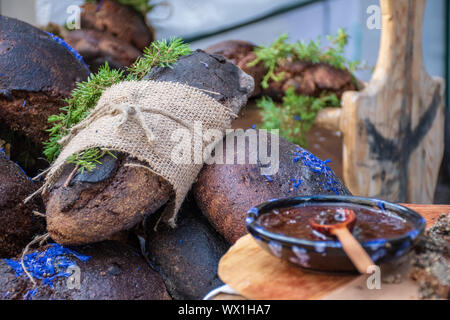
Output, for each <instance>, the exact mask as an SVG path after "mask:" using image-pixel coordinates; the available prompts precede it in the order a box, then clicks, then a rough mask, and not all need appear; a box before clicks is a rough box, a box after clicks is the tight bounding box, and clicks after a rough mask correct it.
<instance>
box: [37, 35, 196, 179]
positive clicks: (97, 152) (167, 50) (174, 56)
mask: <svg viewBox="0 0 450 320" xmlns="http://www.w3.org/2000/svg"><path fill="white" fill-rule="evenodd" d="M190 53H191V50H190V49H189V46H188V45H187V44H186V43H184V42H183V40H182V39H181V38H172V39H170V40H169V41H166V40H160V41H155V42H153V43H152V45H151V46H150V47H149V48H146V49H145V50H144V54H143V56H142V57H140V58H138V59H137V60H136V61H135V62H134V64H133V65H132V66H131V67H129V68H128V70H127V71H128V75H127V76H125V74H124V72H123V71H119V70H115V69H111V68H110V67H109V65H108V63H106V64H105V65H103V66H102V67H101V68H100V69H99V71H98V72H97V73H95V74H91V75H90V76H89V78H88V79H87V81H83V82H78V83H77V84H76V87H75V89H73V90H72V92H71V95H70V97H69V98H68V99H65V102H66V106H64V107H62V108H61V113H60V114H57V115H52V116H50V117H49V119H48V121H49V122H51V123H52V124H53V126H52V127H51V128H50V129H48V130H47V131H48V132H49V135H50V138H49V141H48V142H45V143H44V155H45V156H46V157H47V159H48V160H49V161H50V162H52V161H53V160H55V159H56V157H57V156H58V155H59V154H60V152H61V145H60V144H59V143H58V142H59V141H60V140H61V138H62V137H64V136H65V135H67V134H68V133H69V131H70V128H72V127H73V126H74V125H76V124H78V123H79V122H80V121H82V120H83V119H85V118H86V117H87V116H88V115H89V114H90V112H91V110H92V109H93V108H94V107H95V105H96V104H97V102H98V100H99V99H100V96H101V95H102V93H103V91H104V90H105V89H107V88H109V87H111V86H112V85H114V84H116V83H119V82H122V81H130V80H141V79H142V78H143V77H144V76H145V75H146V74H147V73H149V72H150V71H151V70H152V68H154V67H156V66H159V67H171V65H172V64H173V63H175V62H176V61H177V60H178V58H179V57H181V56H184V55H188V54H190ZM105 153H106V152H105V151H103V150H101V149H99V148H94V149H89V150H85V151H83V152H80V153H78V154H74V155H72V156H71V157H70V158H69V159H67V162H69V163H73V164H75V165H76V166H78V167H79V170H80V171H84V170H88V171H91V170H93V169H94V168H95V166H96V164H98V163H100V159H101V157H103V156H104V155H105Z"/></svg>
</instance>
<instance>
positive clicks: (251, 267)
mask: <svg viewBox="0 0 450 320" xmlns="http://www.w3.org/2000/svg"><path fill="white" fill-rule="evenodd" d="M405 206H407V207H409V208H411V209H413V210H415V211H417V212H419V213H420V214H422V216H423V217H424V218H425V219H426V220H427V226H430V225H432V224H433V223H434V222H435V221H436V219H437V218H438V217H439V216H440V215H441V214H445V213H450V205H405ZM405 265H406V264H405ZM405 265H404V266H401V268H402V271H403V273H407V267H406V266H405ZM397 271H398V270H397ZM218 274H219V277H220V278H221V279H222V281H223V282H224V283H226V284H227V285H229V286H230V287H231V288H233V289H234V290H235V291H236V292H238V293H239V294H240V295H241V296H242V297H245V298H248V299H253V300H298V299H416V298H417V287H416V284H415V283H414V282H412V281H409V280H408V279H405V280H403V281H402V282H401V283H400V284H382V289H380V290H377V289H375V290H369V289H367V286H366V281H367V276H355V275H347V276H340V275H332V274H320V273H312V272H305V271H302V270H301V269H299V268H298V267H296V266H294V265H292V264H289V263H288V262H285V261H282V260H280V259H278V258H276V257H274V256H272V255H271V254H269V253H268V252H266V251H265V250H264V249H262V248H261V247H260V246H259V245H258V244H257V243H256V241H254V240H253V238H252V236H251V235H246V236H244V237H242V238H241V239H239V240H238V241H237V242H236V243H235V244H234V245H233V246H232V247H231V248H230V249H229V250H228V252H227V253H226V254H225V255H224V256H223V257H222V259H221V260H220V263H219V270H218ZM218 298H219V299H220V297H218Z"/></svg>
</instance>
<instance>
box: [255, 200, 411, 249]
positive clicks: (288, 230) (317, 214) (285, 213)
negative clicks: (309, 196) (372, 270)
mask: <svg viewBox="0 0 450 320" xmlns="http://www.w3.org/2000/svg"><path fill="white" fill-rule="evenodd" d="M342 208H343V209H351V210H353V211H354V212H355V215H356V224H355V227H354V228H353V230H352V234H353V236H354V237H355V238H356V239H357V240H358V241H360V242H365V241H369V240H375V239H380V238H383V239H385V238H395V237H398V236H401V235H403V234H405V233H407V232H408V231H411V230H413V229H414V225H413V224H412V223H411V222H410V221H408V220H406V219H404V218H402V217H401V216H399V215H397V214H395V213H393V212H391V211H388V210H383V209H381V208H372V207H366V206H362V205H356V204H346V205H343V204H340V203H320V204H306V205H302V206H297V207H291V208H281V209H273V210H271V211H270V212H268V213H265V214H263V215H261V216H259V217H258V218H257V224H258V225H259V226H261V227H263V228H265V229H266V230H267V231H270V232H273V233H275V234H282V235H285V236H288V237H293V238H300V239H307V240H313V241H314V240H316V241H321V240H334V238H333V237H330V236H325V235H323V234H321V233H318V232H316V231H314V230H313V229H312V227H311V225H310V224H309V219H310V218H313V219H315V221H316V222H318V223H319V224H333V223H335V221H336V218H335V216H336V214H339V211H340V210H339V209H342ZM337 219H338V220H339V218H337Z"/></svg>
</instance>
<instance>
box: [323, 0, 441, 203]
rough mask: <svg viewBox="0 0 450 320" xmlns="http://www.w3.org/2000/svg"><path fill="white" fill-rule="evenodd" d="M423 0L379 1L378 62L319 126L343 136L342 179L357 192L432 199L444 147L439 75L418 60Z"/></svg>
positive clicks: (422, 200) (400, 198)
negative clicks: (368, 77)
mask: <svg viewBox="0 0 450 320" xmlns="http://www.w3.org/2000/svg"><path fill="white" fill-rule="evenodd" d="M425 3H426V0H381V10H382V34H381V45H380V51H379V57H378V62H377V65H376V68H375V71H374V74H373V77H372V79H371V80H370V82H369V83H368V85H367V86H366V87H365V89H364V90H362V91H359V92H352V91H349V92H345V93H344V95H343V97H342V109H332V110H330V109H325V110H322V113H321V114H319V116H318V118H317V121H316V124H318V125H320V126H323V127H326V128H329V129H334V130H340V131H341V132H342V134H343V137H344V146H343V178H344V181H345V183H346V185H347V186H348V187H349V189H350V191H352V193H353V194H355V195H362V196H370V197H378V198H382V199H385V200H389V201H395V202H411V203H432V202H433V197H434V191H435V187H436V183H437V178H438V173H439V167H440V164H441V161H442V156H443V151H444V88H445V86H444V80H443V79H441V78H432V77H430V76H429V75H428V74H427V72H426V70H425V66H424V63H423V57H422V25H423V17H424V11H425Z"/></svg>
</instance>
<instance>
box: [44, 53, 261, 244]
mask: <svg viewBox="0 0 450 320" xmlns="http://www.w3.org/2000/svg"><path fill="white" fill-rule="evenodd" d="M144 79H151V80H159V81H172V82H180V83H185V84H188V85H190V86H193V87H196V88H200V89H205V90H208V91H213V92H217V93H219V94H213V93H206V94H208V95H211V96H212V97H213V98H214V99H216V100H218V101H219V102H221V103H222V104H224V105H225V106H227V107H229V108H231V109H232V110H233V111H234V112H235V113H238V112H239V110H240V108H241V107H243V106H244V105H245V104H246V102H247V98H248V96H249V95H250V94H251V92H252V90H253V80H252V78H251V77H250V76H248V75H247V74H245V73H244V72H242V70H240V69H239V68H238V67H236V66H235V65H234V64H232V63H230V62H226V61H225V59H224V58H222V57H219V56H212V55H209V54H206V53H204V52H202V51H197V52H195V53H193V54H191V55H189V56H185V57H181V58H180V59H179V61H178V62H177V63H176V64H174V65H173V66H172V68H155V69H154V70H152V72H151V73H150V74H149V75H148V76H146V77H145V78H144ZM168 94H170V92H168ZM102 162H103V164H102V165H98V166H97V168H96V169H95V170H94V173H92V174H90V173H85V174H78V175H77V176H76V177H75V179H73V180H72V182H71V184H70V185H69V186H68V187H64V184H65V181H66V180H67V178H68V177H69V175H70V172H71V171H72V170H73V166H70V165H67V167H66V170H65V172H64V174H63V175H62V176H61V178H60V180H59V182H58V183H57V184H56V185H55V186H54V188H53V189H52V190H51V192H50V194H49V195H48V196H47V197H46V199H45V200H46V205H47V229H48V231H49V233H50V235H51V237H52V238H53V239H54V240H55V241H56V242H58V243H61V244H84V243H90V242H96V241H101V240H105V239H108V238H109V237H110V236H111V235H113V234H114V233H116V232H119V231H122V230H126V229H130V228H131V227H133V226H134V225H135V224H137V223H138V222H139V221H141V220H142V219H143V218H144V217H145V216H146V215H148V214H151V213H153V212H154V211H156V209H158V208H159V207H161V206H162V205H164V204H165V203H166V202H167V200H168V199H169V197H170V196H171V194H172V188H171V186H170V185H169V184H168V182H166V181H165V180H164V179H162V178H160V177H159V176H157V175H156V174H153V173H151V172H150V171H149V170H147V169H144V168H139V167H125V166H123V164H124V163H128V162H136V161H135V160H133V159H129V157H128V156H126V155H118V160H117V161H116V160H115V159H113V158H111V159H108V160H105V161H103V160H102ZM106 167H107V168H106ZM105 168H106V169H105ZM103 169H105V170H103Z"/></svg>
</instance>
